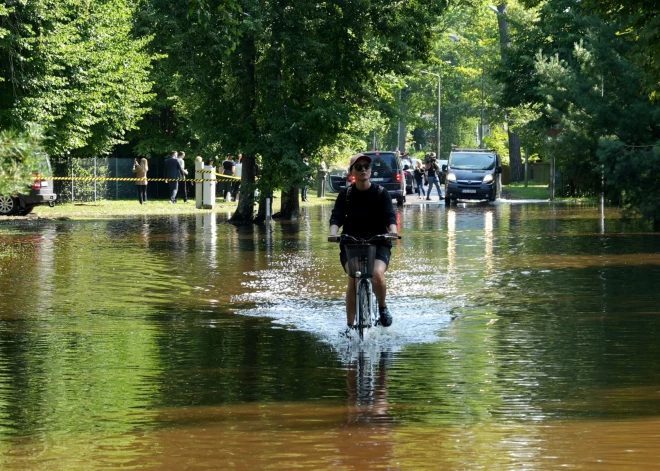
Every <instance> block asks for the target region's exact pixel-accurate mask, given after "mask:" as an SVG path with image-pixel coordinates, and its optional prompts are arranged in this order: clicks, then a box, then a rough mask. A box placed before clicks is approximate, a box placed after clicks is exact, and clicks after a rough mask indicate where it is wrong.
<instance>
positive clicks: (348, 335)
mask: <svg viewBox="0 0 660 471" xmlns="http://www.w3.org/2000/svg"><path fill="white" fill-rule="evenodd" d="M354 332H357V326H356V325H352V326H348V327H346V330H345V331H344V332H342V333H341V334H339V335H340V337H346V338H349V339H350V338H353V333H354Z"/></svg>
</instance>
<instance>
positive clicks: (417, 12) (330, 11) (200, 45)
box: [154, 0, 444, 223]
mask: <svg viewBox="0 0 660 471" xmlns="http://www.w3.org/2000/svg"><path fill="white" fill-rule="evenodd" d="M154 4H161V5H162V3H160V2H154ZM191 5H192V6H193V7H194V8H193V13H194V15H195V16H196V17H197V18H200V19H201V20H202V21H201V22H199V23H195V24H190V21H187V24H185V29H184V30H185V31H187V32H188V35H189V40H188V41H187V43H186V51H187V54H185V57H182V56H181V55H180V56H179V57H182V59H183V62H181V66H182V67H184V69H185V70H186V72H187V77H186V81H185V82H184V81H182V82H180V83H179V84H178V85H177V91H178V98H179V100H180V103H181V109H182V110H184V112H185V113H186V115H187V116H188V117H189V120H190V123H191V126H192V127H194V129H195V135H196V136H197V137H198V138H199V139H200V141H201V142H203V145H204V146H209V147H212V146H215V147H216V148H222V149H229V150H230V152H232V151H241V152H242V153H243V155H244V167H243V172H244V175H250V174H252V173H253V172H251V171H250V170H248V171H247V172H246V169H250V168H251V167H252V165H253V162H254V161H255V159H256V158H259V159H260V161H261V176H260V178H259V183H258V185H259V187H260V188H261V190H262V192H261V193H262V194H268V193H269V192H270V191H272V190H274V189H278V188H280V189H282V191H283V203H284V204H283V205H282V206H283V207H282V217H285V218H296V217H297V216H298V211H299V207H298V197H297V194H298V187H299V186H300V185H301V184H302V183H303V181H302V175H303V173H304V172H303V169H304V163H303V158H304V157H308V158H309V159H310V162H312V164H313V163H314V162H315V161H316V159H318V158H319V154H320V152H321V151H322V149H326V148H327V147H328V146H333V145H334V143H335V140H336V139H337V137H338V136H340V135H342V134H344V133H345V130H346V128H349V127H351V125H352V124H351V123H354V122H355V121H356V120H359V119H360V117H361V116H362V115H363V114H364V113H365V112H369V110H372V109H375V108H377V103H378V98H379V82H380V80H381V77H383V76H384V75H385V74H386V73H388V72H391V71H401V70H403V69H404V68H405V66H406V64H409V63H411V62H412V61H415V60H419V59H420V58H422V57H424V56H425V55H427V54H428V52H429V51H430V49H431V45H432V38H433V37H432V34H431V28H432V26H433V23H434V21H435V19H436V17H437V15H438V14H439V13H440V12H441V11H442V9H443V7H444V5H443V3H441V2H435V1H432V0H416V1H412V2H406V3H400V4H392V3H391V2H389V1H386V0H377V1H372V2H355V1H349V0H342V1H338V2H332V3H321V4H319V3H318V2H311V1H296V2H291V1H284V0H279V1H274V2H270V3H265V2H257V1H253V0H243V1H240V2H239V1H236V2H234V1H230V0H227V1H211V0H209V1H207V2H191ZM182 21H183V20H182ZM243 184H244V185H251V184H252V182H250V181H249V180H246V178H245V177H244V178H243ZM248 188H249V187H248ZM251 194H252V192H251V191H249V190H248V191H246V192H245V195H246V196H247V198H245V199H244V198H241V202H240V203H239V207H238V209H237V211H236V213H235V214H234V217H233V218H232V220H233V221H235V222H237V223H243V222H247V221H251V220H252V217H253V215H252V211H253V206H252V201H251Z"/></svg>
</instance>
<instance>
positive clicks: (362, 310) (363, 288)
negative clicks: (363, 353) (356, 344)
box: [356, 280, 371, 340]
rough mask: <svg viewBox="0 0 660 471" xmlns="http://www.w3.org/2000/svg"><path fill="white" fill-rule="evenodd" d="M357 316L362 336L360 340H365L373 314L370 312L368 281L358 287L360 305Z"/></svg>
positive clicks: (362, 281)
mask: <svg viewBox="0 0 660 471" xmlns="http://www.w3.org/2000/svg"><path fill="white" fill-rule="evenodd" d="M356 314H357V321H358V333H359V334H360V340H364V335H365V331H366V329H368V328H369V327H371V326H370V325H369V320H370V318H371V313H370V312H369V292H368V289H367V281H366V280H361V281H360V284H359V287H358V305H357V313H356Z"/></svg>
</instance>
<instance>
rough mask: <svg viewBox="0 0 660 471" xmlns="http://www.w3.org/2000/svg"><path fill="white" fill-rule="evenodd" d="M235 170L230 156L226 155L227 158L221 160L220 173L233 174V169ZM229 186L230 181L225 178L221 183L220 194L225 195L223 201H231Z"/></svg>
mask: <svg viewBox="0 0 660 471" xmlns="http://www.w3.org/2000/svg"><path fill="white" fill-rule="evenodd" d="M235 170H236V164H235V163H234V161H233V160H232V158H231V156H227V158H226V159H225V160H224V161H223V162H222V174H223V175H234V171H235ZM231 186H232V181H231V180H229V179H227V180H225V181H224V182H223V183H222V194H223V196H224V197H225V201H231V189H232V188H231Z"/></svg>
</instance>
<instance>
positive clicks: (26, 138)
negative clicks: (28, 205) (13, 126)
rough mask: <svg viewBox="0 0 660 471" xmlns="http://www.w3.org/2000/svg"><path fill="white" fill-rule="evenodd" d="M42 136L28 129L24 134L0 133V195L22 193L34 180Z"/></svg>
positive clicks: (4, 131)
mask: <svg viewBox="0 0 660 471" xmlns="http://www.w3.org/2000/svg"><path fill="white" fill-rule="evenodd" d="M42 139H43V136H42V134H41V130H40V129H39V128H36V127H33V126H31V127H29V128H28V130H27V131H26V132H24V133H19V132H17V131H15V130H1V131H0V194H5V195H7V194H12V193H18V192H21V193H24V192H25V189H26V188H27V187H29V185H30V184H31V183H32V181H33V180H34V176H33V173H34V172H35V171H36V169H37V166H38V161H39V159H38V154H39V153H41V152H43V149H42V147H41V143H42Z"/></svg>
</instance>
